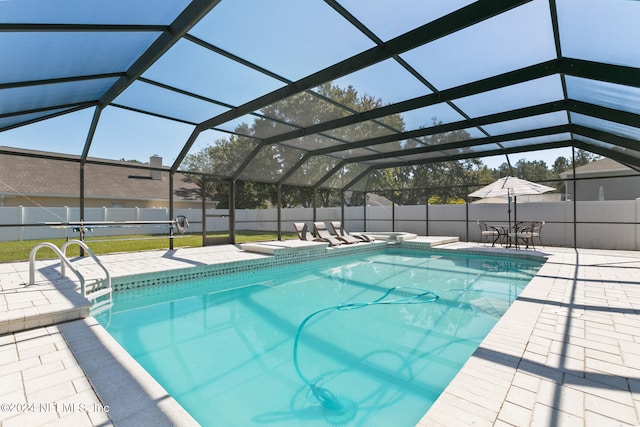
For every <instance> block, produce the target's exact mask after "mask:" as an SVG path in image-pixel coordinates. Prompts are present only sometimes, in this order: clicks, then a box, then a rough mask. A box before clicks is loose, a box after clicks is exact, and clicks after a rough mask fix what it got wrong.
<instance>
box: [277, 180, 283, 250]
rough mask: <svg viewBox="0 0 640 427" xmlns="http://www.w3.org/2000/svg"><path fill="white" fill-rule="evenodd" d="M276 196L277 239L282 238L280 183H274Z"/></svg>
mask: <svg viewBox="0 0 640 427" xmlns="http://www.w3.org/2000/svg"><path fill="white" fill-rule="evenodd" d="M276 198H277V200H278V203H277V204H276V205H277V208H278V240H282V185H281V184H278V185H276Z"/></svg>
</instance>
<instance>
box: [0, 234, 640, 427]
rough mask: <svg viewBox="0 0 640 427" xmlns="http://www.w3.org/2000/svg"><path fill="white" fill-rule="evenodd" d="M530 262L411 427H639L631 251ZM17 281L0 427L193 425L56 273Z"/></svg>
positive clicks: (454, 246)
mask: <svg viewBox="0 0 640 427" xmlns="http://www.w3.org/2000/svg"><path fill="white" fill-rule="evenodd" d="M428 240H429V241H430V242H431V243H432V244H437V239H436V240H434V239H432V238H430V239H428ZM443 243H444V242H443ZM440 247H441V248H446V249H451V250H464V251H469V250H472V251H480V252H483V251H491V252H503V251H506V250H504V249H492V248H489V247H488V246H483V245H477V244H473V243H445V244H443V245H441V246H440ZM509 253H513V252H509ZM519 253H529V254H531V253H532V252H531V251H528V252H525V251H519ZM537 254H538V255H540V256H545V257H547V258H548V261H547V263H546V264H545V265H544V266H543V267H542V268H541V269H540V271H539V272H538V274H537V276H536V277H535V278H534V279H533V281H532V282H531V283H530V284H529V285H528V286H527V287H526V288H525V290H524V291H523V292H522V294H521V295H520V297H519V298H518V299H517V300H516V302H515V303H514V304H513V305H512V306H511V308H510V309H509V310H508V311H507V313H506V314H505V316H504V317H503V318H502V319H501V320H500V321H499V322H498V323H497V324H496V326H495V327H494V329H493V330H492V331H491V333H490V334H489V335H488V336H487V337H486V339H485V340H484V341H483V342H482V344H481V345H480V347H479V348H478V350H477V351H476V352H475V353H474V355H473V356H472V357H471V359H470V360H469V361H468V362H467V364H466V365H465V366H464V367H463V369H462V371H461V372H460V373H459V374H458V376H457V377H456V378H455V379H454V380H453V381H452V383H451V384H450V385H449V387H448V388H447V389H446V390H445V392H444V393H443V394H442V395H441V396H440V398H439V399H438V400H437V401H436V403H435V404H434V405H433V406H432V408H431V409H430V411H429V412H428V413H427V414H426V415H425V417H424V418H423V419H422V420H421V421H420V423H419V424H418V425H419V426H421V427H422V426H433V425H436V426H438V425H441V426H458V425H460V426H466V425H500V426H507V425H513V426H528V425H541V426H574V425H575V426H592V425H593V426H598V425H602V426H611V425H638V424H640V417H639V408H640V394H639V393H638V392H639V390H640V316H639V315H638V314H640V287H639V286H638V285H640V281H639V280H640V253H638V252H616V251H597V250H578V251H575V250H573V249H566V248H550V247H544V248H542V249H541V250H539V251H538V253H537ZM266 256H269V255H265V254H260V253H251V252H247V251H243V250H242V249H240V248H238V247H235V246H232V245H226V246H218V247H208V248H194V249H179V250H175V251H153V252H141V253H135V254H116V255H107V256H101V257H100V259H101V260H102V262H103V263H104V264H105V265H107V268H108V269H109V270H110V271H111V272H112V274H113V275H114V276H115V277H118V276H126V275H130V274H139V273H151V272H157V271H163V270H167V269H181V268H186V267H191V266H199V265H206V264H215V263H220V262H232V261H234V260H248V259H264V257H266ZM75 262H76V263H77V265H78V266H79V267H82V268H85V269H88V270H89V271H91V269H92V268H94V267H92V266H91V265H90V263H89V261H88V260H86V259H81V260H77V261H75ZM83 271H84V269H83ZM96 274H98V271H97V270H96ZM26 282H28V264H27V263H13V264H0V316H2V317H0V378H2V387H0V404H2V406H1V407H0V425H1V426H2V427H5V426H13V425H16V426H18V425H19V426H24V425H33V426H36V425H87V426H90V425H111V424H115V425H118V426H121V425H124V426H127V425H131V426H134V425H136V426H139V425H149V423H151V424H152V425H195V424H196V423H195V421H194V420H193V419H191V417H190V416H189V415H188V414H187V413H186V412H185V411H184V410H183V409H182V408H181V407H180V406H179V405H178V404H177V403H176V402H175V401H174V400H173V399H172V398H171V397H170V396H169V395H168V394H167V393H166V391H164V390H163V389H162V387H160V386H159V385H158V384H157V383H156V382H155V381H154V380H153V379H152V378H151V377H150V376H149V375H148V374H147V373H146V372H145V371H144V370H143V369H142V368H141V367H140V366H139V365H138V364H137V363H136V362H135V361H134V360H133V359H132V358H131V357H130V356H129V355H128V354H127V353H126V352H124V350H122V348H121V347H120V346H119V345H118V344H117V343H116V342H115V341H114V340H113V339H112V338H111V337H110V336H109V334H108V333H106V331H105V330H104V329H103V328H102V327H101V326H100V325H99V324H97V323H96V322H95V320H93V318H91V317H88V318H85V316H86V315H87V313H88V305H87V302H86V300H84V299H83V298H80V297H79V296H78V295H77V293H76V291H75V287H76V286H77V283H74V282H73V281H72V280H70V279H66V278H60V277H59V263H57V262H55V261H39V262H38V263H37V284H36V285H35V286H30V287H25V283H26ZM34 319H36V320H34ZM74 319H75V320H74ZM123 390H126V391H127V392H126V393H123V392H122V391H123Z"/></svg>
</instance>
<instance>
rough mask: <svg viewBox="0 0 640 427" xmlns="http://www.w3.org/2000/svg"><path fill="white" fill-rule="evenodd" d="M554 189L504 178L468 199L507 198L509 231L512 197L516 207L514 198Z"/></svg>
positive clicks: (470, 195)
mask: <svg viewBox="0 0 640 427" xmlns="http://www.w3.org/2000/svg"><path fill="white" fill-rule="evenodd" d="M553 190H555V188H553V187H547V186H546V185H542V184H537V183H535V182H531V181H527V180H525V179H520V178H515V177H513V176H505V177H504V178H500V179H499V180H497V181H495V182H492V183H491V184H489V185H485V186H484V187H482V188H481V189H479V190H477V191H474V192H473V193H469V194H468V196H469V197H479V198H481V199H484V198H487V197H501V198H507V203H508V205H507V206H508V207H507V211H508V212H509V229H511V198H512V197H513V203H514V206H516V203H517V199H516V196H521V195H525V194H543V193H546V192H549V191H553ZM516 213H517V211H516V212H514V215H513V221H514V222H515V221H516Z"/></svg>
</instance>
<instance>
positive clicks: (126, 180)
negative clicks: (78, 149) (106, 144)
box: [0, 151, 200, 201]
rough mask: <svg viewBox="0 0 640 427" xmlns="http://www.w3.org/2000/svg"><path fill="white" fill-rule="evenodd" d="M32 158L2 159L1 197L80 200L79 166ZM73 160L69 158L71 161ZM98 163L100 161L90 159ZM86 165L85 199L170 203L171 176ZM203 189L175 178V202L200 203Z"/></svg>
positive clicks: (176, 175)
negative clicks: (20, 195)
mask: <svg viewBox="0 0 640 427" xmlns="http://www.w3.org/2000/svg"><path fill="white" fill-rule="evenodd" d="M29 154H32V156H0V194H24V195H30V196H66V197H78V194H80V165H79V163H77V159H76V162H74V161H60V160H51V159H46V158H40V157H37V156H38V155H39V154H41V153H40V152H36V151H33V152H30V153H29ZM71 157H73V156H70V160H72V159H71ZM91 160H92V161H94V162H96V161H99V160H100V159H91ZM121 163H122V166H123V167H114V166H107V165H102V164H99V163H87V164H86V165H85V172H84V174H85V197H89V198H118V199H137V200H141V199H147V200H168V199H169V172H168V171H162V172H159V175H161V179H152V177H151V173H150V171H149V170H145V169H140V168H136V169H132V168H130V167H129V168H128V167H126V166H131V163H128V162H121ZM199 192H200V189H199V187H198V186H197V185H195V184H194V183H192V182H189V181H187V179H186V177H185V175H183V174H181V173H176V174H175V175H174V197H175V200H176V201H180V200H184V201H186V200H197V199H198V198H199V197H198V195H199Z"/></svg>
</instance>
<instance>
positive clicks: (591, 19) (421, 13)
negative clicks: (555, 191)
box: [0, 0, 640, 167]
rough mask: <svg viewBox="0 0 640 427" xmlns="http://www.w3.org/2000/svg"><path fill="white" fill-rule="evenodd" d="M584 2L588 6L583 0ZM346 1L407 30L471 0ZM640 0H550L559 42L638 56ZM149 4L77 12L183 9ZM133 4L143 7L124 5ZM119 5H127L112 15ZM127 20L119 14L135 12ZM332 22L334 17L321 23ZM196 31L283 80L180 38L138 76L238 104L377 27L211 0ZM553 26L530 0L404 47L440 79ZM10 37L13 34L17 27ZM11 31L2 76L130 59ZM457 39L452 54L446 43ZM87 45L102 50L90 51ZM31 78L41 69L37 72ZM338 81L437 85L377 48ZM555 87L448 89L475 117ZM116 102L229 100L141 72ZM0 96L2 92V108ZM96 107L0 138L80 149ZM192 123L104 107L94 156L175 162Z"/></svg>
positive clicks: (482, 65) (442, 116)
mask: <svg viewBox="0 0 640 427" xmlns="http://www.w3.org/2000/svg"><path fill="white" fill-rule="evenodd" d="M25 1H27V2H28V4H30V5H31V7H32V8H34V7H35V6H37V5H38V4H41V5H42V4H45V5H46V4H47V3H46V2H44V3H42V2H40V1H38V0H25ZM585 2H586V3H587V6H588V7H586V6H585ZM143 3H144V2H143ZM340 3H341V4H342V5H343V6H344V7H345V8H347V9H348V10H349V11H350V12H351V13H352V14H353V15H354V16H355V17H356V18H358V19H359V20H360V21H361V22H363V23H364V24H365V25H366V26H367V27H368V28H369V29H371V30H372V31H373V32H374V33H375V34H376V35H377V36H378V37H380V38H381V39H382V40H383V41H387V40H390V39H392V38H394V37H396V36H398V35H400V34H401V33H403V32H405V31H407V30H408V29H411V28H413V27H416V26H419V25H421V24H423V23H425V22H428V21H431V20H433V19H436V18H438V17H440V16H443V15H445V14H447V13H449V12H451V11H453V10H455V9H458V8H460V7H462V6H465V5H467V4H469V3H471V1H470V0H455V1H453V0H434V1H429V2H425V1H423V0H388V1H382V0H380V1H378V2H376V3H375V4H371V3H368V2H361V1H358V0H342V1H341V2H340ZM25 4H26V3H25ZM85 4H87V3H85V2H81V1H79V0H65V1H63V2H62V5H63V8H62V9H61V10H62V11H65V10H66V11H67V12H65V13H61V12H59V11H55V10H53V9H51V10H49V9H47V8H46V7H43V8H37V12H34V13H33V14H30V15H29V14H28V15H29V17H31V16H32V17H33V19H34V20H35V21H38V22H40V21H41V22H47V19H48V16H49V14H55V13H60V15H59V16H60V17H63V18H60V19H63V20H65V21H70V22H73V13H72V12H69V11H73V10H84V11H88V10H90V9H89V8H83V5H85ZM183 4H184V2H183ZM637 4H638V2H624V1H621V0H607V1H601V0H580V1H579V0H559V1H557V5H558V14H559V24H560V35H561V42H562V49H563V50H562V53H563V54H564V55H566V56H570V57H576V58H582V59H587V60H602V61H607V62H612V63H625V64H627V63H630V65H634V66H640V55H635V59H634V57H631V58H630V57H629V52H634V51H635V49H636V48H635V45H634V40H638V39H640V26H638V25H636V24H635V20H634V17H638V9H639V8H638V5H637ZM16 5H19V3H16V2H13V1H8V2H0V14H3V16H5V19H7V20H8V22H11V20H12V19H13V20H15V22H23V21H24V20H25V19H27V18H28V17H26V16H22V15H21V13H22V11H24V10H25V8H23V7H17V6H16ZM64 5H66V6H64ZM157 5H158V6H157V7H156V8H155V9H157V10H154V11H153V12H152V13H151V12H150V11H148V10H145V9H144V5H143V4H142V3H141V4H140V5H137V3H136V4H135V5H133V6H132V3H128V2H126V1H124V0H119V1H117V2H116V3H115V4H114V6H113V9H109V10H103V9H100V7H102V6H100V2H97V3H96V7H98V9H96V10H99V11H101V12H100V13H98V14H90V13H88V12H83V13H82V14H81V15H80V16H79V17H78V19H80V20H85V21H87V22H91V21H92V20H94V19H95V20H97V23H101V21H99V20H100V19H106V20H108V21H113V22H121V21H120V20H121V19H122V18H121V17H123V16H127V19H128V20H129V21H130V20H132V19H134V18H132V17H137V18H135V19H144V20H145V22H144V23H153V22H164V21H167V20H169V17H170V16H172V15H171V14H172V13H173V14H175V10H178V8H177V7H176V5H175V2H173V3H172V2H171V1H168V0H162V1H160V2H159V3H158V4H157ZM11 7H14V9H11ZM3 8H4V9H3ZM131 8H134V9H136V8H138V9H139V10H135V11H134V13H131V11H132V9H131ZM119 11H126V12H127V13H120V14H118V13H119ZM285 12H286V13H285ZM576 14H577V15H576ZM309 16H313V25H309V20H308V17H309ZM380 16H385V19H379V18H380ZM6 17H8V18H6ZM238 17H241V19H238ZM569 17H570V19H569ZM265 18H266V19H265ZM154 20H156V21H154ZM129 21H126V23H130V22H129ZM122 22H125V21H122ZM608 23H610V24H614V23H615V25H608ZM327 29H330V30H329V31H327ZM612 32H613V34H614V35H615V37H616V39H617V40H619V41H620V42H619V43H617V44H616V46H615V47H614V48H611V46H609V45H608V44H607V43H606V42H607V40H610V39H611V38H610V37H611V36H610V34H611V33H612ZM70 34H71V33H70ZM190 34H193V35H194V36H196V37H198V38H201V39H203V40H204V41H205V42H207V43H211V44H212V45H215V46H218V47H220V48H221V49H224V50H226V51H227V52H230V53H231V54H234V55H238V56H240V57H241V58H243V59H246V60H248V61H252V62H254V63H256V64H257V65H259V66H260V67H263V68H265V69H268V70H270V71H272V72H273V73H275V74H276V75H278V76H280V77H281V79H278V78H275V77H270V76H265V75H262V74H261V73H258V72H257V71H256V70H252V69H250V68H248V67H245V66H242V65H239V64H237V63H233V62H232V61H230V60H229V59H227V58H224V57H223V56H221V55H218V54H215V53H213V52H210V51H208V50H207V49H204V48H203V47H202V46H198V45H196V44H194V43H191V42H189V41H186V40H182V41H180V42H178V43H177V44H176V45H175V46H174V47H173V48H172V49H171V50H170V51H169V52H168V53H167V54H165V55H164V56H163V57H162V58H160V59H159V60H158V61H157V62H156V63H155V64H153V65H152V66H151V67H150V68H149V69H148V70H147V71H146V72H145V73H144V74H143V77H147V78H150V79H153V80H157V81H159V82H161V83H164V84H168V85H174V86H176V87H178V88H180V89H182V90H185V91H190V92H194V93H197V94H199V95H202V96H204V97H208V98H212V99H215V100H216V101H220V102H221V103H224V104H226V105H234V106H237V105H241V104H243V103H244V102H247V101H249V100H251V99H253V98H255V97H258V96H260V95H263V94H265V93H268V92H271V91H273V90H275V89H277V88H280V87H282V86H283V85H284V84H285V81H295V80H297V79H300V78H302V77H304V76H306V75H308V74H311V73H313V72H315V71H317V70H319V69H322V68H324V67H326V66H329V65H331V64H333V63H335V62H336V61H340V60H342V59H346V58H349V57H350V56H352V55H354V54H356V53H359V52H361V51H363V50H365V49H368V48H370V47H372V46H374V43H373V42H372V41H371V40H369V39H368V38H367V37H365V36H364V35H363V34H361V33H360V32H358V31H357V30H356V29H355V28H354V27H353V26H351V25H350V24H349V23H347V22H346V21H345V20H344V19H343V18H341V17H340V16H339V15H337V14H336V13H335V12H334V11H333V9H331V8H330V7H329V6H328V5H327V4H326V3H325V2H322V1H314V2H310V1H309V2H299V1H297V0H279V1H278V2H277V3H273V2H264V1H259V0H234V1H230V0H223V1H222V2H220V4H219V5H217V6H216V7H215V9H214V13H211V14H209V15H208V16H206V17H205V18H204V19H203V20H202V21H201V22H200V23H199V24H197V25H196V26H195V27H194V28H193V29H192V30H191V31H190ZM72 35H73V34H71V35H70V36H68V37H67V35H66V34H61V35H59V37H62V38H63V39H66V38H70V37H72ZM552 35H553V31H552V28H551V20H550V13H549V3H548V1H546V0H534V1H532V2H530V3H527V4H525V5H523V6H521V7H518V8H516V9H514V10H512V11H509V12H507V13H504V14H502V15H498V16H496V17H494V18H492V19H491V20H489V21H486V22H483V23H480V24H478V25H475V26H472V27H469V28H467V29H465V30H462V31H459V32H457V33H454V34H451V35H449V36H446V37H443V38H441V39H438V40H435V41H433V42H431V43H428V44H426V45H424V46H421V47H418V48H416V49H413V50H411V51H408V52H406V53H403V54H401V55H400V56H401V58H402V59H403V60H404V61H406V62H407V63H409V64H410V65H411V66H412V67H414V68H415V69H416V70H417V71H418V72H420V73H421V74H422V75H423V76H424V77H425V78H426V79H427V80H428V81H429V82H431V83H432V84H434V85H435V86H436V87H438V89H440V90H444V89H447V88H450V87H454V86H457V85H462V84H465V83H468V82H472V81H476V80H480V79H482V78H485V77H489V76H492V75H495V74H497V73H502V72H506V71H511V70H514V69H517V68H521V67H524V66H527V65H531V64H534V63H538V62H542V61H546V60H549V59H553V58H555V57H556V50H555V43H554V39H553V37H552ZM11 36H12V37H14V35H11ZM629 36H632V37H629ZM0 37H9V35H7V34H2V35H0ZM15 37H16V40H12V41H15V42H16V43H17V44H15V43H12V44H10V46H13V47H10V48H9V49H10V51H9V53H8V55H9V58H13V59H14V60H15V61H14V62H13V63H14V64H16V65H15V66H14V67H6V68H5V69H3V70H0V81H12V80H11V79H14V78H18V77H16V76H19V75H20V74H21V72H20V70H32V71H33V72H34V73H36V74H38V73H41V74H42V73H44V74H43V75H42V76H41V78H53V77H58V76H59V75H58V74H55V73H68V72H69V68H73V67H69V64H68V61H65V57H66V55H71V54H73V53H74V52H73V51H74V50H77V49H79V50H80V51H81V52H85V55H89V54H93V53H94V52H92V51H91V49H92V48H94V49H96V50H100V49H102V51H104V52H106V54H105V55H106V56H104V57H102V58H103V59H105V58H107V59H108V58H111V57H110V56H109V55H113V58H114V60H115V59H117V63H118V64H126V61H127V58H128V57H127V55H126V54H125V53H126V52H124V51H123V52H121V51H120V47H121V44H122V42H121V41H118V40H111V39H110V38H109V37H105V38H102V37H101V34H100V33H99V32H98V33H97V34H93V35H92V40H91V43H89V42H87V43H88V44H83V41H82V40H78V41H77V46H76V45H73V48H71V47H69V44H67V43H58V44H56V45H52V46H50V47H51V49H49V50H46V49H45V50H43V52H41V53H39V54H37V53H38V52H35V53H33V54H25V53H24V52H25V51H24V49H22V48H21V45H20V42H21V43H27V42H28V43H29V46H32V48H33V50H37V49H38V46H40V44H39V43H45V42H46V40H40V39H37V38H36V36H35V35H29V34H28V33H27V34H26V35H25V34H17V35H15ZM47 37H49V36H47ZM56 37H58V36H56ZM49 38H50V37H49ZM133 40H135V43H132V45H135V46H131V49H132V50H131V52H132V53H133V52H139V51H141V50H143V49H144V48H145V46H147V45H148V43H150V42H151V41H152V38H149V37H146V36H143V35H138V36H136V38H135V39H133ZM2 41H3V39H2V38H0V46H3V44H2ZM5 42H6V41H5ZM61 46H63V47H61ZM22 47H24V46H22ZM454 48H455V49H454ZM102 51H99V52H98V53H100V52H102ZM452 52H455V54H454V55H452ZM29 55H31V56H29ZM94 56H95V57H96V58H98V57H100V55H97V54H96V55H94ZM132 58H135V55H132ZM636 60H637V61H636ZM634 61H636V62H637V63H636V62H634ZM103 62H105V64H104V66H105V67H107V66H113V65H112V64H111V65H109V64H108V63H109V61H103ZM476 64H477V65H478V66H476ZM82 66H83V67H86V70H85V71H86V73H94V72H95V73H98V72H100V66H101V63H100V61H97V60H95V61H87V64H86V65H85V64H83V65H82ZM34 70H35V71H34ZM108 71H113V70H111V69H109V70H108ZM46 73H53V74H51V75H47V74H46ZM30 78H33V79H36V78H38V75H34V76H30ZM335 83H336V84H338V85H340V86H341V87H347V86H353V87H354V88H356V90H358V93H359V94H360V95H364V94H368V95H371V96H374V97H376V98H379V99H381V100H382V102H383V103H385V104H387V103H393V102H398V101H402V100H404V99H407V98H411V97H416V96H421V95H425V94H428V93H431V90H430V89H428V88H427V87H426V86H424V85H423V84H422V83H420V82H419V81H418V80H417V79H416V78H415V77H414V76H412V75H411V74H409V73H408V72H407V71H406V70H405V69H404V68H402V67H401V66H399V64H398V63H397V62H395V61H393V60H387V61H383V62H381V63H378V64H375V65H374V66H372V67H370V68H368V69H364V70H360V71H358V72H355V73H353V74H350V75H347V76H344V77H342V78H340V79H338V80H336V81H335ZM578 83H579V82H575V83H573V82H571V83H568V85H569V84H571V85H574V86H575V87H578ZM569 89H571V87H569ZM31 96H38V94H37V93H36V94H31ZM563 96H564V94H563V92H562V85H561V83H560V78H559V77H558V76H550V77H545V78H543V79H538V80H534V81H530V82H527V83H523V84H520V85H516V86H514V87H509V88H503V89H499V90H495V91H491V92H489V93H485V94H480V95H475V96H469V97H466V98H463V99H457V100H454V102H455V103H456V105H458V106H459V107H460V108H462V109H463V110H464V111H465V112H466V113H467V114H468V115H470V116H471V117H479V116H483V115H489V114H494V113H498V112H502V111H507V110H511V109H515V108H521V107H526V106H529V105H535V104H539V103H545V102H552V101H555V100H559V99H562V98H563ZM115 102H116V103H119V104H122V105H124V106H127V107H130V108H141V109H149V110H151V111H153V112H154V113H156V114H166V115H172V116H174V117H176V118H179V119H181V120H187V121H191V122H199V121H202V120H205V119H207V118H209V117H213V116H216V115H217V114H220V113H222V112H224V111H227V108H226V107H224V106H220V105H215V104H212V103H208V102H205V101H202V100H197V99H193V98H188V97H186V96H184V95H180V94H176V93H169V92H168V91H161V90H158V89H157V88H156V87H153V86H151V85H148V84H145V83H139V82H136V83H134V84H133V85H131V86H130V88H129V89H128V90H127V91H126V92H125V93H124V94H122V95H121V96H120V97H119V98H117V99H116V100H115ZM1 106H2V101H1V100H0V113H1V112H2V108H1ZM93 112H94V111H93V108H88V109H85V110H82V111H79V112H75V113H71V114H67V115H64V116H60V117H57V118H54V119H50V120H46V121H43V122H39V123H35V124H32V125H29V126H24V127H20V128H16V129H13V130H10V131H6V132H2V133H0V145H6V146H11V147H19V148H29V149H37V150H45V151H54V152H61V153H67V154H79V153H81V152H82V148H83V147H84V144H85V141H86V135H87V131H88V129H89V124H90V123H91V120H92V117H93ZM403 118H404V121H405V125H406V127H407V130H411V129H418V128H420V127H424V126H429V125H430V124H431V122H432V120H433V119H436V120H437V121H441V122H443V123H449V122H454V121H458V120H461V119H462V116H460V114H459V113H458V112H456V111H455V110H453V109H452V108H451V107H449V106H448V105H446V104H438V105H434V106H430V107H426V108H423V109H419V110H415V111H409V112H406V113H403ZM565 122H566V115H564V117H563V116H562V114H559V115H546V116H544V117H542V116H541V117H537V118H531V119H527V120H521V121H511V122H504V123H499V124H494V125H488V126H485V127H484V129H485V130H486V131H487V132H489V133H490V134H491V135H500V134H503V133H509V132H516V131H519V130H526V129H529V128H535V127H540V126H552V125H555V124H563V123H565ZM193 129H194V126H193V125H191V124H187V123H182V122H171V121H168V120H164V119H160V118H157V117H154V116H150V115H145V114H140V113H137V112H133V111H130V110H125V109H121V108H115V107H107V108H106V109H105V110H104V111H103V113H102V114H101V117H100V122H99V125H98V128H97V130H96V133H95V136H94V139H93V141H92V144H91V149H90V152H89V155H90V156H92V157H102V158H108V159H116V160H119V159H121V158H124V159H127V160H130V159H136V160H140V161H146V160H147V159H148V158H149V156H151V155H154V154H157V155H160V156H162V157H163V158H164V163H165V164H171V163H172V162H173V160H174V159H175V158H176V157H177V156H178V154H179V152H180V150H181V149H182V145H183V143H184V141H186V140H187V138H189V136H190V135H191V133H192V131H193ZM470 131H471V132H472V134H473V136H480V135H481V134H480V132H479V131H477V130H475V131H474V130H470ZM223 135H224V134H222V133H216V132H208V133H207V134H203V135H202V137H201V138H199V139H198V140H196V143H195V145H194V148H193V150H192V152H195V151H197V150H199V149H201V148H203V147H204V146H205V145H206V144H207V143H210V142H213V141H212V140H213V139H214V138H217V137H220V136H223ZM560 155H563V156H565V157H569V156H570V150H568V149H564V150H561V151H557V150H551V151H549V152H534V153H529V154H513V155H510V159H511V163H512V164H515V163H516V162H517V161H518V160H519V159H521V158H524V159H527V160H544V161H545V162H546V163H547V165H549V166H550V165H552V164H553V161H554V160H555V159H556V158H557V157H558V156H560ZM504 161H505V158H504V156H498V157H492V158H485V159H484V162H485V164H487V165H488V166H489V167H497V166H499V165H500V164H501V163H503V162H504Z"/></svg>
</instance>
